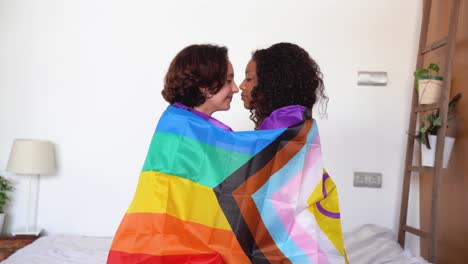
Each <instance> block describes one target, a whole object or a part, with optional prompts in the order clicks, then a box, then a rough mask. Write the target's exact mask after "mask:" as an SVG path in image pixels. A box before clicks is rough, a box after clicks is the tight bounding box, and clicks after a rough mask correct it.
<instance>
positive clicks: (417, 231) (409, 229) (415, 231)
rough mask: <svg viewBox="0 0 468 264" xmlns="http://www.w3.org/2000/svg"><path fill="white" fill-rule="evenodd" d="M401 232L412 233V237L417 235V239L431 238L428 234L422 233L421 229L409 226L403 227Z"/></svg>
mask: <svg viewBox="0 0 468 264" xmlns="http://www.w3.org/2000/svg"><path fill="white" fill-rule="evenodd" d="M403 230H404V231H406V232H410V233H412V234H414V235H417V236H419V237H422V238H430V236H431V235H430V234H429V233H428V232H426V231H422V230H421V229H417V228H414V227H411V226H409V225H404V226H403Z"/></svg>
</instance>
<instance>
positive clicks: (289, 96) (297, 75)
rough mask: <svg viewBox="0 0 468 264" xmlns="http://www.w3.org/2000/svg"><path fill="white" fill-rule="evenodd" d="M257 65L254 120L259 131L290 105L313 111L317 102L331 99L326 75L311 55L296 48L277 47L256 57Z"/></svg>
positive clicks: (288, 45)
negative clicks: (275, 114)
mask: <svg viewBox="0 0 468 264" xmlns="http://www.w3.org/2000/svg"><path fill="white" fill-rule="evenodd" d="M252 60H253V61H255V62H256V64H257V70H256V72H257V85H256V86H255V87H254V88H253V90H252V101H251V102H250V112H251V115H250V119H251V120H252V121H254V123H255V127H256V128H258V127H260V124H261V123H262V122H263V120H264V119H265V118H266V117H268V116H269V115H270V114H271V113H272V112H273V111H274V110H276V109H278V108H281V107H284V106H288V105H302V106H304V107H306V108H307V109H312V107H313V106H314V104H315V103H316V101H317V99H318V100H321V102H322V103H324V105H325V107H322V112H321V113H324V114H325V112H326V104H327V102H328V97H327V96H326V94H325V90H324V89H325V88H324V86H323V80H322V78H323V75H322V72H321V71H320V68H319V66H318V65H317V63H316V62H315V61H314V60H313V59H312V58H311V57H310V56H309V54H308V53H307V51H305V50H304V49H302V48H301V47H299V46H298V45H296V44H292V43H284V42H282V43H277V44H275V45H273V46H271V47H269V48H267V49H260V50H257V51H255V52H254V53H253V54H252Z"/></svg>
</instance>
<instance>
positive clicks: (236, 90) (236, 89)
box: [231, 82, 239, 93]
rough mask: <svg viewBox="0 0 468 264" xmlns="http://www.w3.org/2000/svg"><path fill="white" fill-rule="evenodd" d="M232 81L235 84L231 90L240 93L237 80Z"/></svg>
mask: <svg viewBox="0 0 468 264" xmlns="http://www.w3.org/2000/svg"><path fill="white" fill-rule="evenodd" d="M232 83H233V85H232V87H231V91H232V92H233V93H238V92H239V87H237V84H236V82H232Z"/></svg>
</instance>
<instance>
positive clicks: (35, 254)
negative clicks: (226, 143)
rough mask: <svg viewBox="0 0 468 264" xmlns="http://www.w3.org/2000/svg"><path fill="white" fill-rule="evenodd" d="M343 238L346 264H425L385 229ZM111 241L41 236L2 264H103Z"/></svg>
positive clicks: (374, 228) (362, 229)
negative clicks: (346, 257) (404, 248)
mask: <svg viewBox="0 0 468 264" xmlns="http://www.w3.org/2000/svg"><path fill="white" fill-rule="evenodd" d="M344 238H345V247H346V252H347V254H348V260H349V262H350V264H383V263H385V264H428V262H426V261H425V260H424V259H422V258H420V257H415V256H413V255H412V254H411V253H410V252H409V251H408V250H403V249H402V248H401V247H400V245H399V244H398V243H397V242H396V241H395V238H394V235H393V233H392V232H391V230H390V229H387V228H383V227H379V226H376V225H370V224H368V225H363V226H361V227H359V228H357V229H355V230H353V231H352V232H346V233H345V234H344ZM111 242H112V238H110V237H108V238H98V237H86V236H70V235H53V236H44V237H41V238H39V239H37V240H36V241H35V242H34V243H32V244H30V245H28V246H26V247H24V248H22V249H20V250H18V251H16V252H15V253H14V254H13V255H11V256H10V257H9V258H8V259H6V260H5V261H3V262H2V264H26V263H27V264H103V263H106V259H107V254H108V252H109V248H110V245H111ZM236 264H238V263H236ZM239 264H242V263H239Z"/></svg>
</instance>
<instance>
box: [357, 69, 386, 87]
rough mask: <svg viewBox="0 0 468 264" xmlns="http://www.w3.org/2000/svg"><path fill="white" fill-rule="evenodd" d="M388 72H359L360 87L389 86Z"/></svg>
mask: <svg viewBox="0 0 468 264" xmlns="http://www.w3.org/2000/svg"><path fill="white" fill-rule="evenodd" d="M387 81H388V78H387V72H376V71H358V82H357V84H358V85H377V86H385V85H387Z"/></svg>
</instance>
